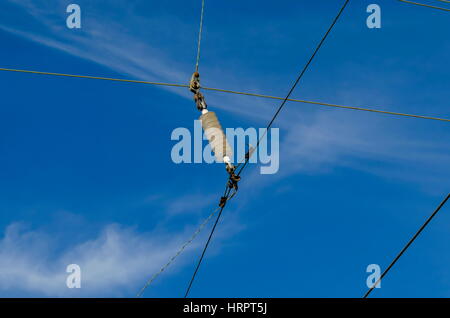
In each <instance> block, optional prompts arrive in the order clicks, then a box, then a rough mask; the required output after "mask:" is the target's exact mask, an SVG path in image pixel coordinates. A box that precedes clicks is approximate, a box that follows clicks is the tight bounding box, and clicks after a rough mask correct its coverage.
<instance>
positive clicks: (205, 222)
mask: <svg viewBox="0 0 450 318" xmlns="http://www.w3.org/2000/svg"><path fill="white" fill-rule="evenodd" d="M235 194H236V193H233V194H232V195H230V196H229V197H228V198H227V201H230V200H231V199H232V198H233V197H234V195H235ZM219 210H220V207H218V208H217V209H215V210H214V211H213V212H212V213H211V214H209V216H208V217H207V218H206V219H205V220H204V221H203V222H202V223H201V224H200V226H199V227H198V228H197V229H196V230H195V232H194V233H193V234H192V236H191V237H190V238H189V239H188V240H187V241H186V242H185V243H184V244H183V245H182V246H181V247H180V248H179V249H178V251H177V252H176V253H175V254H174V255H173V256H172V257H171V258H170V259H169V261H168V262H167V263H166V264H164V266H162V267H161V269H160V270H159V271H158V272H157V273H155V274H153V276H152V277H151V278H150V279H149V280H148V281H147V282H146V283H145V285H144V286H143V287H142V288H141V290H140V291H139V292H138V293H137V295H136V297H138V298H139V297H141V296H142V295H143V294H144V292H145V290H146V289H147V288H148V287H149V286H150V285H151V284H152V283H153V282H154V281H155V280H156V278H158V276H159V275H161V274H162V273H163V272H164V271H165V270H166V269H167V268H168V267H169V266H170V265H171V264H172V263H173V262H174V261H175V260H176V259H177V257H178V256H180V255H181V254H182V253H183V252H184V251H185V250H186V248H187V247H188V245H190V244H191V243H192V242H193V241H194V240H195V238H196V237H197V236H198V235H199V234H200V232H201V231H202V230H203V229H204V228H205V226H206V225H207V224H208V223H209V222H210V221H211V219H212V218H213V216H214V215H215V214H216V213H217V211H219Z"/></svg>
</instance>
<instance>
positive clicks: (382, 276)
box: [363, 193, 450, 298]
mask: <svg viewBox="0 0 450 318" xmlns="http://www.w3.org/2000/svg"><path fill="white" fill-rule="evenodd" d="M449 198H450V193H449V194H448V195H447V197H446V198H445V199H444V200H443V201H442V202H441V203H440V204H439V206H438V207H437V208H436V210H434V212H433V213H432V214H431V216H430V217H429V218H428V219H427V220H426V221H425V223H424V224H422V226H421V227H420V228H419V230H418V231H417V232H416V233H415V234H414V236H413V237H412V238H411V239H410V240H409V242H408V243H407V244H406V245H405V246H404V247H403V248H402V250H401V251H400V253H398V255H397V256H396V257H395V258H394V260H393V261H392V262H391V264H390V265H389V266H388V267H387V268H386V270H385V271H384V272H383V274H381V276H380V277H379V278H378V279H377V281H376V282H375V284H373V285H372V287H370V289H369V290H368V291H367V292H366V294H365V295H364V296H363V298H367V297H368V296H369V295H370V293H371V292H372V291H373V290H374V289H375V288H376V287H377V286H378V284H379V283H380V282H381V280H382V279H383V278H384V277H385V276H386V274H387V273H388V272H389V271H390V270H391V268H392V267H393V266H394V265H395V263H397V261H398V260H399V259H400V257H402V255H403V254H404V253H405V252H406V250H407V249H408V248H409V247H410V246H411V244H412V243H413V242H414V241H415V239H416V238H417V237H418V236H419V235H420V233H422V231H423V230H424V229H425V228H426V227H427V225H428V224H429V223H430V222H431V220H433V218H434V217H435V216H436V215H437V213H438V212H439V210H441V208H442V207H443V206H444V205H445V203H446V202H447V201H448V199H449Z"/></svg>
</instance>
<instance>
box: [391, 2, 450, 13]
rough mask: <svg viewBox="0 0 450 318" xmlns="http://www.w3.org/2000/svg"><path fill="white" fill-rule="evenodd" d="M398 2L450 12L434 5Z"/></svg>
mask: <svg viewBox="0 0 450 318" xmlns="http://www.w3.org/2000/svg"><path fill="white" fill-rule="evenodd" d="M398 1H400V2H403V3H408V4H413V5H416V6H422V7H427V8H432V9H437V10H442V11H447V12H450V9H446V8H441V7H437V6H432V5H429V4H424V3H418V2H413V1H407V0H398Z"/></svg>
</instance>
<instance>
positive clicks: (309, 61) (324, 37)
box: [237, 0, 350, 176]
mask: <svg viewBox="0 0 450 318" xmlns="http://www.w3.org/2000/svg"><path fill="white" fill-rule="evenodd" d="M349 2H350V0H345V2H344V4H343V5H342V7H341V9H340V10H339V12H338V14H337V15H336V17H335V18H334V20H333V22H332V23H331V25H330V27H329V28H328V30H327V32H326V33H325V35H324V36H323V37H322V39H321V40H320V42H319V44H318V45H317V47H316V48H315V50H314V52H313V54H312V55H311V57H310V58H309V60H308V62H307V63H306V64H305V66H304V67H303V69H302V71H301V72H300V75H299V76H298V77H297V79H296V81H295V82H294V85H292V87H291V89H290V90H289V92H288V94H287V95H286V97H285V98H284V100H283V102H282V103H281V105H280V106H279V107H278V109H277V111H276V112H275V114H274V115H273V117H272V119H271V120H270V122H269V124H268V125H267V127H266V129H265V131H264V133H263V134H262V135H261V137H260V138H259V140H258V142H257V144H256V148H255V149H258V147H259V145H260V143H261V140H262V139H263V138H264V137H265V136H266V134H267V132H268V131H269V129H270V127H272V124H273V122H274V121H275V119H276V118H277V117H278V115H279V114H280V112H281V110H282V109H283V107H284V105H286V102H287V101H288V99H289V97H290V96H291V94H292V93H293V92H294V90H295V88H296V87H297V85H298V83H299V82H300V80H301V79H302V77H303V75H305V73H306V71H307V70H308V68H309V66H310V65H311V63H312V61H313V60H314V58H315V57H316V55H317V53H318V52H319V50H320V48H321V47H322V45H323V44H324V43H325V40H326V39H327V38H328V35H329V34H330V33H331V31H332V30H333V28H334V26H335V25H336V23H337V22H338V20H339V18H340V17H341V15H342V13H343V12H344V10H345V8H346V7H347V5H348V3H349ZM248 157H249V156H247V159H246V160H245V162H244V164H243V166H242V167H241V168H240V170H239V172H238V174H237V175H238V176H240V175H241V173H242V171H243V170H244V169H245V167H246V166H247V164H248V161H249V159H248Z"/></svg>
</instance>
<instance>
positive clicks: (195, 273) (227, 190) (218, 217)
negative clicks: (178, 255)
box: [184, 186, 236, 298]
mask: <svg viewBox="0 0 450 318" xmlns="http://www.w3.org/2000/svg"><path fill="white" fill-rule="evenodd" d="M230 192H231V189H230V188H229V187H228V186H227V188H226V189H225V193H224V197H225V198H227V199H226V201H225V204H224V205H222V207H221V208H220V211H219V214H218V215H217V218H216V221H215V222H214V225H213V227H212V229H211V232H210V233H209V236H208V240H207V241H206V244H205V246H204V248H203V251H202V254H201V256H200V258H199V260H198V262H197V266H196V267H195V270H194V273H193V274H192V277H191V280H190V281H189V285H188V287H187V289H186V293H185V294H184V298H187V297H188V295H189V292H190V291H191V288H192V284H193V283H194V280H195V277H196V276H197V273H198V270H199V268H200V265H201V264H202V261H203V258H204V257H205V254H206V250H207V249H208V246H209V243H210V242H211V239H212V237H213V235H214V232H215V230H216V227H217V224H218V223H219V220H220V217H221V216H222V212H223V210H224V209H225V206H226V203H227V202H228V201H229V200H230V199H231V198H232V197H233V196H234V195H235V194H236V191H234V192H233V194H232V195H230Z"/></svg>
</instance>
